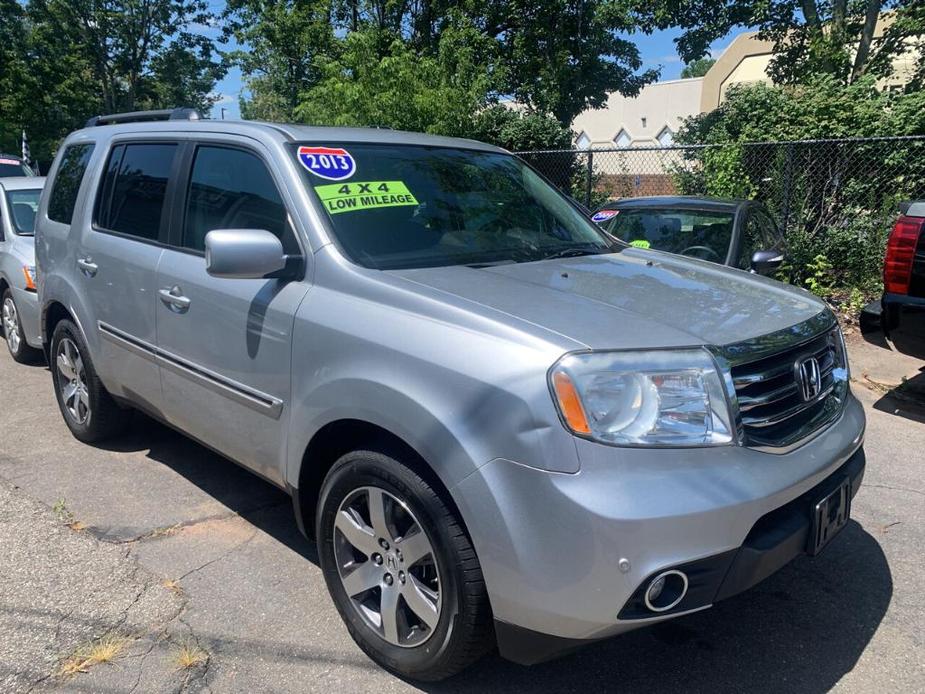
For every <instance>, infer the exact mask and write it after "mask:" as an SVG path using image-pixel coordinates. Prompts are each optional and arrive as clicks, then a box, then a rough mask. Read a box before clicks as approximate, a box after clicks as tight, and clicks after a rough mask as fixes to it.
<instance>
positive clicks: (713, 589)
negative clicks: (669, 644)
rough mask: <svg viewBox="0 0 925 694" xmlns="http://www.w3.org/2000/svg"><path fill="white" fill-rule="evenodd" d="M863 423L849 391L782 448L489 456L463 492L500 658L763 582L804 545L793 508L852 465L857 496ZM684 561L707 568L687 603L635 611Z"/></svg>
mask: <svg viewBox="0 0 925 694" xmlns="http://www.w3.org/2000/svg"><path fill="white" fill-rule="evenodd" d="M864 426H865V422H864V413H863V409H862V407H861V405H860V403H858V402H857V400H856V399H855V398H854V397H853V396H851V397H849V398H848V402H847V404H846V408H845V411H844V413H843V414H842V415H841V417H840V418H839V419H838V420H837V421H836V422H834V423H833V424H832V425H830V426H829V427H828V428H827V429H826V430H825V431H824V432H822V433H821V434H820V435H818V436H817V437H816V438H814V439H813V440H811V441H809V442H808V443H806V444H805V445H803V446H801V447H799V448H797V449H795V450H793V451H791V452H789V453H786V454H783V455H773V454H770V453H762V452H759V451H756V450H752V449H748V448H742V447H736V446H729V447H719V448H701V449H685V450H670V449H652V450H646V449H627V448H613V447H608V446H603V445H600V444H595V443H592V442H588V441H578V442H577V444H576V445H577V446H578V449H579V456H580V458H581V470H580V471H579V472H578V473H576V474H557V473H549V472H544V471H540V470H536V469H534V468H531V467H528V466H525V465H519V464H517V463H514V462H511V461H507V460H494V461H491V462H490V463H488V464H486V465H485V466H483V467H482V468H480V470H479V471H478V472H476V473H474V474H473V475H471V476H469V477H468V478H466V479H465V480H463V481H462V482H461V483H460V484H459V485H457V487H456V488H455V489H454V492H456V493H454V497H455V498H456V499H457V503H459V505H460V510H461V511H462V514H463V517H464V519H465V520H466V523H467V525H468V528H469V531H470V533H471V535H472V539H473V542H474V544H475V548H476V551H477V552H478V555H479V559H480V562H481V565H482V571H483V574H484V576H485V581H486V586H487V588H488V592H489V596H490V598H491V603H492V609H493V611H494V615H495V619H496V621H497V630H496V631H497V635H498V640H499V648H500V650H501V653H502V655H505V656H507V657H509V658H511V659H512V660H516V661H518V662H522V663H530V662H538V661H539V660H543V659H546V658H548V657H552V656H554V655H557V654H559V653H560V652H562V651H563V650H568V649H570V648H573V647H574V646H575V645H580V644H582V643H587V642H588V641H592V640H597V639H601V638H606V637H608V636H612V635H615V634H618V633H621V632H625V631H629V630H631V629H635V628H638V627H640V626H644V625H647V624H652V623H655V622H658V621H662V620H664V619H668V618H671V617H672V616H676V615H677V614H683V613H689V612H691V611H694V610H699V609H704V608H706V607H709V605H711V604H712V603H713V602H714V601H715V600H718V599H722V598H724V597H728V596H729V595H732V594H735V593H736V592H739V591H741V590H744V589H746V588H748V587H750V586H751V585H754V583H757V582H758V581H760V580H762V579H763V578H765V577H766V576H767V575H769V574H770V573H773V572H774V571H776V570H777V569H778V568H780V567H781V566H783V565H784V564H786V563H787V562H789V561H790V560H792V559H793V558H794V557H795V556H797V555H798V554H800V553H802V552H803V551H804V548H805V543H806V540H805V537H806V532H807V531H806V527H802V526H800V525H799V524H798V523H797V521H796V514H795V513H789V512H787V511H786V510H784V509H790V510H791V511H793V509H796V508H797V507H799V505H800V503H801V502H800V501H798V500H799V499H800V498H803V497H804V495H806V498H808V497H809V496H811V495H812V494H813V493H815V492H816V491H817V489H821V487H822V486H824V485H825V483H826V481H827V479H828V478H830V477H832V476H833V475H834V474H836V473H838V474H839V475H841V474H842V471H840V468H842V467H843V466H846V465H847V466H850V469H851V470H855V469H856V468H857V467H858V466H859V469H860V472H859V473H858V474H857V475H852V480H853V481H854V484H853V491H856V490H857V486H858V485H859V484H860V475H861V473H862V472H863V464H864V462H863V461H864V458H863V451H862V450H859V449H860V448H861V444H862V440H863V433H864ZM845 469H846V470H848V469H849V467H846V468H845ZM772 512H775V513H776V514H777V516H775V513H772ZM778 516H779V518H780V522H779V523H771V524H770V525H769V526H768V527H765V525H767V523H759V521H763V520H764V519H765V518H766V517H769V518H777V517H778ZM808 517H809V514H808V513H807V514H806V518H808ZM679 566H689V567H690V566H694V567H695V568H698V569H702V571H700V572H699V573H698V576H699V579H698V581H699V583H698V584H697V585H696V586H695V585H693V584H694V580H693V579H692V585H691V589H690V590H689V592H688V596H687V597H685V599H684V601H682V603H681V604H679V605H678V607H677V609H673V610H672V611H670V612H667V613H661V614H651V613H649V614H650V615H651V616H647V615H646V614H641V613H638V612H637V611H634V600H635V599H636V598H638V596H639V589H640V587H641V586H644V585H646V584H647V580H648V579H649V578H651V577H652V576H654V575H655V574H657V573H659V572H660V571H663V570H665V569H668V568H676V567H679ZM695 588H696V590H695Z"/></svg>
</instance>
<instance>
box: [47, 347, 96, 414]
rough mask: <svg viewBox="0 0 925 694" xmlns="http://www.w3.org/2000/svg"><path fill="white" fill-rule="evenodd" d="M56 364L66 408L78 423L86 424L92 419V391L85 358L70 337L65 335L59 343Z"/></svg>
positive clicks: (62, 399) (59, 385)
mask: <svg viewBox="0 0 925 694" xmlns="http://www.w3.org/2000/svg"><path fill="white" fill-rule="evenodd" d="M55 365H56V368H57V369H58V388H59V390H60V392H61V402H63V403H64V408H65V409H66V410H67V412H68V414H69V415H70V416H71V417H72V418H73V420H74V421H75V422H77V424H85V423H86V422H87V420H88V419H90V393H89V391H88V390H87V380H86V379H87V376H86V371H85V370H84V362H83V359H82V358H81V356H80V351H79V350H78V349H77V345H76V344H74V341H73V340H71V339H70V338H68V337H65V338H63V339H62V340H61V341H60V342H59V343H58V349H57V354H56V355H55Z"/></svg>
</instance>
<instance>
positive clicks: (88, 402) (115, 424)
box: [49, 320, 131, 443]
mask: <svg viewBox="0 0 925 694" xmlns="http://www.w3.org/2000/svg"><path fill="white" fill-rule="evenodd" d="M49 360H50V364H49V367H50V368H51V374H52V380H53V382H54V386H55V397H56V398H57V400H58V408H59V409H60V410H61V416H62V417H64V422H65V423H66V424H67V426H68V429H70V430H71V433H72V434H73V435H74V438H76V439H78V440H80V441H83V442H84V443H96V442H98V441H104V440H105V439H108V438H112V437H113V436H116V435H117V434H119V433H121V432H122V431H123V430H124V429H125V427H126V425H127V424H128V421H129V417H130V414H131V413H130V411H129V410H126V409H123V408H121V407H119V405H118V404H117V403H116V401H115V400H113V399H112V396H111V395H110V394H109V393H108V392H107V391H106V389H105V388H104V387H103V384H102V383H101V382H100V379H99V377H98V376H97V375H96V369H95V368H94V367H93V361H92V360H91V359H90V352H89V350H88V349H87V345H86V343H85V342H84V340H83V337H82V336H81V334H80V331H79V330H78V329H77V326H76V325H74V324H73V323H72V322H71V321H69V320H62V321H60V322H59V323H58V324H57V325H56V326H55V329H54V332H53V333H52V337H51V350H50V351H49ZM72 388H76V391H74V390H71V389H72Z"/></svg>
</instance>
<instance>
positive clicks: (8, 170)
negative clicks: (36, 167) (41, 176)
mask: <svg viewBox="0 0 925 694" xmlns="http://www.w3.org/2000/svg"><path fill="white" fill-rule="evenodd" d="M6 176H35V173H34V172H33V171H32V169H30V168H29V165H28V164H26V162H24V161H23V160H22V159H20V158H19V157H17V156H16V155H15V154H3V153H2V152H0V177H6Z"/></svg>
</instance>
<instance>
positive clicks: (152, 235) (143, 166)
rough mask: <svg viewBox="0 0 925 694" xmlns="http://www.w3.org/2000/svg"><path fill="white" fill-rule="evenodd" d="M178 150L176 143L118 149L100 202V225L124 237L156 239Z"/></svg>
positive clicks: (112, 160)
mask: <svg viewBox="0 0 925 694" xmlns="http://www.w3.org/2000/svg"><path fill="white" fill-rule="evenodd" d="M176 151H177V145H176V144H174V143H164V144H160V143H158V144H125V145H118V146H116V147H114V148H113V150H112V153H111V154H110V155H109V163H108V164H107V165H106V174H105V176H104V179H103V186H102V189H101V191H100V199H99V201H98V203H97V204H98V207H97V215H96V223H97V225H98V226H100V227H102V228H103V229H107V230H110V231H117V232H119V233H121V234H127V235H129V236H136V237H138V238H142V239H148V240H156V239H157V238H158V235H159V232H160V228H161V218H162V216H163V210H164V197H165V195H166V193H167V181H168V179H169V177H170V170H171V168H172V167H173V158H174V155H175V154H176Z"/></svg>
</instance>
